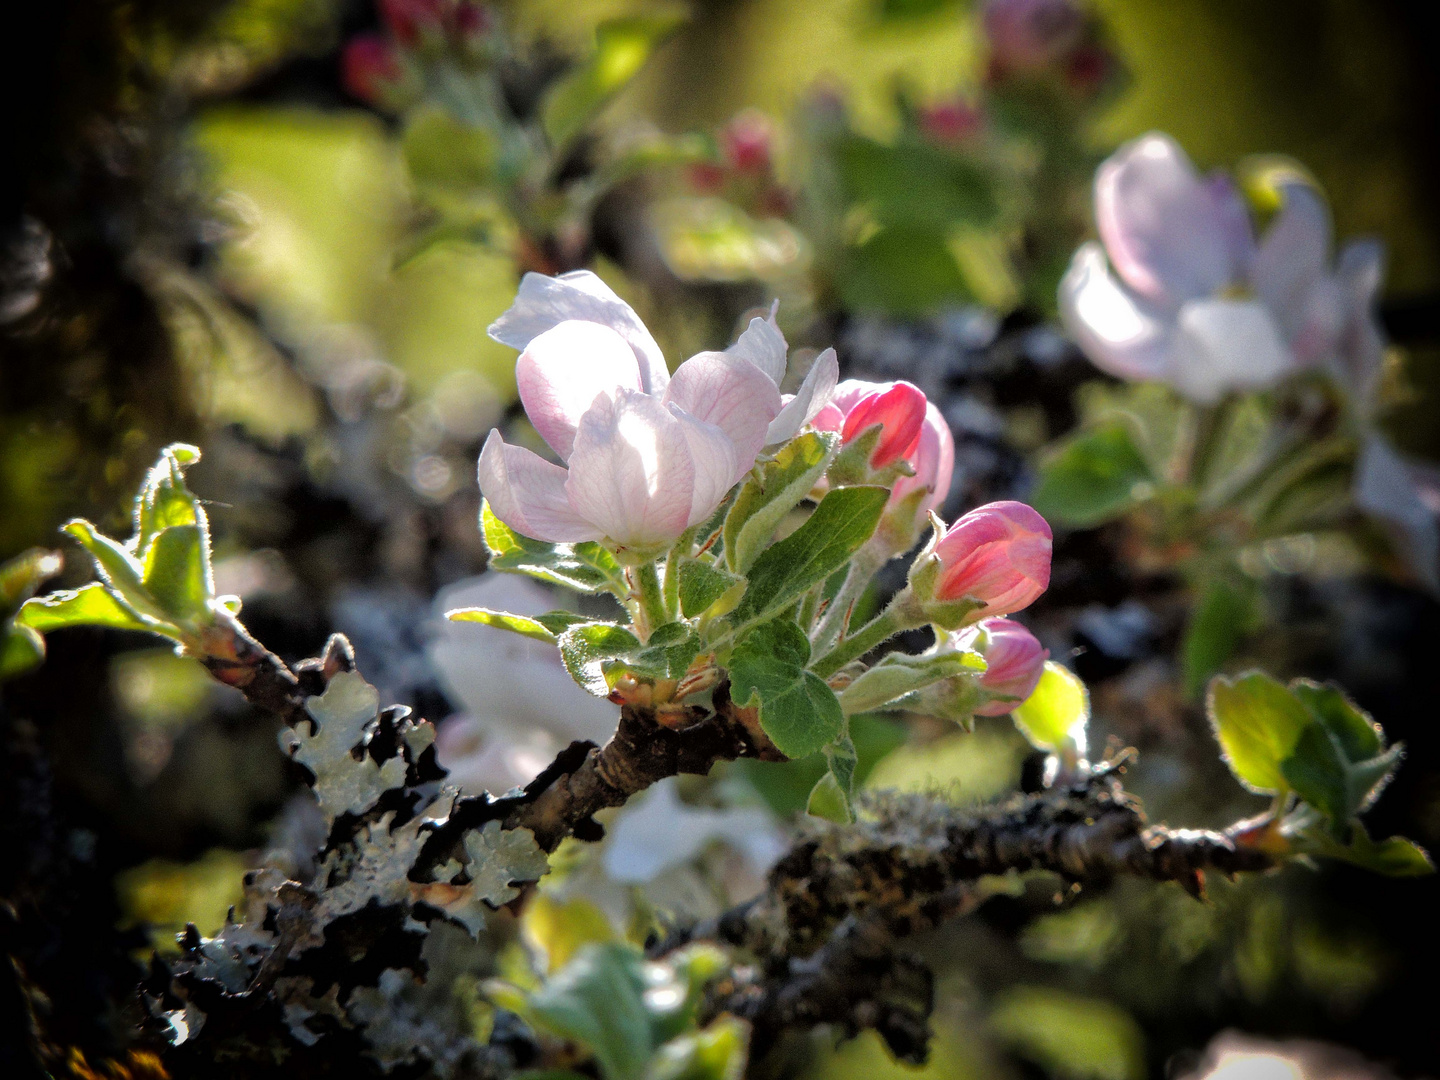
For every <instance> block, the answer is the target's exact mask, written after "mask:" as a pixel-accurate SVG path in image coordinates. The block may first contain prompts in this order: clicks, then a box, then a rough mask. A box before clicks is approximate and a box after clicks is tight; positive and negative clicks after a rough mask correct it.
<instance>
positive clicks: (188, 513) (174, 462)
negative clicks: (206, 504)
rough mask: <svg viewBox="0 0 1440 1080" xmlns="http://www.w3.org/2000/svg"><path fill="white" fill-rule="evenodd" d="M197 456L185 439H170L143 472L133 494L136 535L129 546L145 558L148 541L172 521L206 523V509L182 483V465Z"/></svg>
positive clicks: (197, 459) (194, 449) (195, 458)
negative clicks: (182, 440) (137, 491)
mask: <svg viewBox="0 0 1440 1080" xmlns="http://www.w3.org/2000/svg"><path fill="white" fill-rule="evenodd" d="M199 460H200V451H199V450H198V449H197V448H196V447H193V446H190V445H188V444H186V443H172V444H171V445H170V446H167V447H166V448H165V449H164V450H162V451H160V460H159V461H157V462H156V463H155V464H154V465H153V466H151V468H150V471H149V472H148V473H146V474H145V482H144V483H143V484H141V486H140V493H139V494H138V495H137V496H136V498H135V535H134V536H133V537H132V538H131V541H130V543H131V549H132V550H133V551H134V552H135V554H136V555H137V556H139V557H140V558H144V556H145V552H146V550H147V549H148V548H149V547H150V542H151V541H152V540H153V539H154V538H155V537H156V536H157V535H158V534H159V533H160V532H161V531H162V530H164V529H168V528H170V527H171V526H173V525H197V524H198V525H201V526H203V525H204V524H205V512H204V510H202V509H201V508H200V503H199V501H198V500H197V499H196V498H195V496H194V495H192V494H191V493H190V491H189V489H188V488H186V486H185V469H186V468H187V467H188V466H190V465H193V464H194V463H195V462H197V461H199Z"/></svg>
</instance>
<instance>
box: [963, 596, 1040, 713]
mask: <svg viewBox="0 0 1440 1080" xmlns="http://www.w3.org/2000/svg"><path fill="white" fill-rule="evenodd" d="M951 642H952V644H954V646H955V647H956V648H957V649H974V650H976V651H977V652H979V653H980V655H981V656H983V657H985V663H986V665H987V666H986V668H985V674H983V675H981V676H980V679H979V683H980V688H981V689H982V690H984V691H985V692H986V694H987V695H993V697H994V698H996V699H1000V700H990V701H987V702H986V703H985V704H983V705H981V706H979V707H978V708H976V709H975V714H976V715H977V716H1000V715H1002V714H1004V713H1008V712H1010V711H1011V710H1012V709H1013V708H1014V707H1015V706H1016V705H1018V704H1020V702H1022V701H1024V700H1025V699H1026V698H1028V697H1029V696H1030V695H1031V694H1033V693H1034V692H1035V687H1036V686H1038V685H1039V684H1040V676H1041V674H1042V673H1043V672H1044V670H1045V661H1046V660H1048V659H1050V652H1049V650H1047V649H1044V648H1042V647H1041V645H1040V642H1039V641H1037V640H1036V639H1035V635H1034V634H1032V633H1030V631H1029V630H1026V629H1025V627H1023V626H1021V625H1020V624H1019V623H1017V622H1012V621H1010V620H1009V619H983V620H981V621H980V622H978V623H976V624H975V625H974V626H970V627H967V628H965V629H964V630H961V631H960V632H959V633H957V634H953V635H952V636H951Z"/></svg>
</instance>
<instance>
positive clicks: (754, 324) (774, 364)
mask: <svg viewBox="0 0 1440 1080" xmlns="http://www.w3.org/2000/svg"><path fill="white" fill-rule="evenodd" d="M725 351H726V353H728V354H729V355H731V356H738V357H741V358H743V359H745V360H749V361H750V362H751V363H752V364H754V365H755V366H756V367H758V368H759V369H760V370H761V371H763V372H764V373H765V374H766V375H768V376H770V381H771V382H773V383H774V384H775V385H776V386H779V385H780V383H781V382H782V381H784V379H785V363H786V359H787V357H788V356H789V347H788V346H787V345H786V344H785V335H784V334H782V333H781V332H780V328H779V327H778V326H776V325H775V322H774V320H773V318H772V319H761V318H759V317H756V318H754V319H751V320H750V325H749V326H747V327H746V328H745V330H744V331H743V332H742V333H741V335H740V336H739V337H738V338H736V339H735V344H734V345H731V346H730V347H729V348H728V349H726V350H725Z"/></svg>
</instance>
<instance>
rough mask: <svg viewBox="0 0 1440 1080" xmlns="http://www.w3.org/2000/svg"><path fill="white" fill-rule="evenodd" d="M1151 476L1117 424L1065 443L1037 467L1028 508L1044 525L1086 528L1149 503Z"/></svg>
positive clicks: (1121, 424) (1087, 432)
mask: <svg viewBox="0 0 1440 1080" xmlns="http://www.w3.org/2000/svg"><path fill="white" fill-rule="evenodd" d="M1154 482H1155V477H1154V475H1153V474H1152V473H1151V471H1150V467H1149V466H1148V465H1147V464H1146V463H1145V459H1144V457H1142V456H1141V454H1140V451H1139V450H1138V449H1136V447H1135V443H1134V441H1133V440H1132V439H1131V437H1130V431H1129V429H1128V427H1127V426H1126V425H1125V424H1123V423H1120V422H1118V421H1116V422H1111V423H1107V424H1104V425H1103V426H1100V427H1097V428H1094V429H1092V430H1090V431H1084V432H1081V433H1080V434H1079V435H1076V436H1074V437H1073V438H1070V439H1067V440H1065V441H1064V442H1063V443H1061V444H1060V446H1059V447H1058V448H1057V449H1056V450H1055V451H1054V452H1053V453H1051V454H1050V455H1049V456H1048V457H1047V458H1046V459H1045V460H1044V462H1042V463H1041V465H1040V483H1039V486H1038V487H1037V488H1036V489H1035V494H1034V496H1033V497H1032V498H1031V500H1030V501H1031V505H1033V506H1034V507H1035V509H1036V510H1038V511H1039V512H1040V514H1041V515H1042V516H1043V517H1044V518H1045V519H1046V520H1047V521H1051V522H1054V523H1056V524H1059V525H1065V526H1069V527H1070V528H1076V529H1089V528H1093V527H1094V526H1096V525H1102V524H1104V523H1105V522H1107V521H1110V520H1112V519H1114V518H1117V517H1119V516H1120V515H1121V514H1123V513H1124V512H1125V511H1126V510H1129V509H1130V508H1131V507H1132V506H1134V505H1135V504H1136V503H1138V502H1140V501H1142V500H1144V499H1146V498H1148V497H1149V496H1150V493H1151V492H1152V490H1153V488H1154Z"/></svg>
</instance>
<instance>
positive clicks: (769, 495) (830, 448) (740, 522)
mask: <svg viewBox="0 0 1440 1080" xmlns="http://www.w3.org/2000/svg"><path fill="white" fill-rule="evenodd" d="M839 441H840V440H839V439H838V438H837V437H836V436H835V435H833V434H831V433H829V432H823V433H822V432H817V431H810V432H806V433H805V434H804V435H801V436H799V437H798V438H795V439H792V440H791V441H790V442H788V443H787V444H786V445H785V446H783V447H782V448H781V449H780V451H779V452H778V453H776V455H775V457H774V458H773V459H771V460H770V461H767V462H766V463H765V464H764V465H763V466H761V468H760V472H759V475H758V476H751V477H750V479H748V480H746V481H745V483H744V484H743V485H741V487H740V490H739V492H738V493H737V494H736V496H735V502H734V505H733V506H731V508H730V513H729V514H727V515H726V516H725V527H724V532H723V534H722V536H723V539H724V541H725V561H726V563H727V565H729V567H730V569H731V570H734V571H735V572H736V573H741V574H743V573H744V572H745V571H746V570H749V569H750V567H751V566H752V565H753V564H754V562H755V560H756V558H758V557H759V555H760V552H761V551H763V550H764V548H765V545H766V544H768V543H769V542H770V541H771V539H772V538H773V537H774V536H775V529H776V528H777V527H778V526H779V524H780V522H781V521H782V520H783V519H784V517H785V515H786V514H788V513H789V512H790V511H791V510H793V509H794V508H795V507H797V506H799V505H800V501H801V500H802V499H804V498H805V496H806V495H808V494H810V491H811V490H812V489H813V488H814V487H815V483H816V481H818V480H819V479H820V477H821V476H823V475H824V474H825V467H826V465H827V464H828V463H829V460H830V456H831V454H833V453H834V451H835V447H836V446H837V445H838V444H839ZM682 587H683V586H682Z"/></svg>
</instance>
